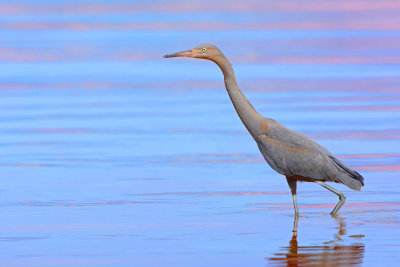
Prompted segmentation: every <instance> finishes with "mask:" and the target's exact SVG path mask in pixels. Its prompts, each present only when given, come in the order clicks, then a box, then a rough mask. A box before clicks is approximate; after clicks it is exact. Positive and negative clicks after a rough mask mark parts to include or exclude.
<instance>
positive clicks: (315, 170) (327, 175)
mask: <svg viewBox="0 0 400 267" xmlns="http://www.w3.org/2000/svg"><path fill="white" fill-rule="evenodd" d="M164 57H166V58H170V57H192V58H201V59H208V60H211V61H214V62H215V63H216V64H217V65H218V66H219V67H220V69H221V70H222V73H223V75H224V81H225V87H226V90H227V91H228V94H229V97H230V98H231V101H232V103H233V106H234V107H235V109H236V112H237V114H238V115H239V117H240V119H241V120H242V122H243V124H244V126H246V128H247V130H248V131H249V133H250V134H251V136H252V137H253V138H254V140H255V141H256V143H257V145H258V148H259V149H260V151H261V154H262V155H263V156H264V158H265V160H266V161H267V163H268V164H269V166H271V168H272V169H274V170H275V171H276V172H278V173H280V174H282V175H285V176H286V180H287V183H288V184H289V187H290V190H291V192H292V197H293V204H294V211H295V215H296V218H297V216H298V214H299V210H298V208H297V197H296V187H297V181H301V182H315V183H317V184H319V185H321V186H323V187H325V188H326V189H328V190H329V191H331V192H333V193H335V194H336V195H338V196H339V202H338V203H337V205H336V206H335V208H334V209H333V211H332V212H331V214H332V215H336V213H337V212H338V210H339V209H340V208H341V207H342V205H343V204H344V202H345V200H346V196H345V195H344V194H343V193H341V192H340V191H338V190H336V189H335V188H333V187H331V186H329V185H327V184H325V182H335V183H341V184H344V185H346V186H347V187H349V188H351V189H354V190H358V191H359V190H361V187H362V186H363V185H364V178H363V177H362V176H361V175H360V174H359V173H358V172H356V171H354V170H352V169H350V168H349V167H348V166H347V165H346V164H345V163H343V162H342V161H341V160H339V159H337V158H336V157H335V156H334V155H333V154H332V153H330V152H329V151H328V150H327V149H326V148H324V147H323V146H321V145H320V144H318V143H316V142H314V141H313V140H311V139H309V138H307V137H305V136H304V135H302V134H300V133H297V132H295V131H292V130H290V129H288V128H286V127H285V126H283V125H281V124H279V123H278V122H276V121H275V120H273V119H270V118H264V117H263V116H261V115H260V114H259V113H258V112H257V111H256V110H255V109H254V108H253V106H252V105H251V104H250V102H249V101H248V100H247V98H246V97H245V96H244V95H243V93H242V91H240V89H239V87H238V85H237V83H236V78H235V74H234V71H233V68H232V65H231V64H230V63H229V61H228V59H227V58H226V57H225V56H224V54H223V53H222V52H221V51H220V50H219V49H218V48H217V47H216V46H214V45H211V44H203V45H199V46H196V47H195V48H193V49H189V50H186V51H182V52H178V53H173V54H167V55H165V56H164ZM296 224H297V220H296V221H295V228H297V226H296Z"/></svg>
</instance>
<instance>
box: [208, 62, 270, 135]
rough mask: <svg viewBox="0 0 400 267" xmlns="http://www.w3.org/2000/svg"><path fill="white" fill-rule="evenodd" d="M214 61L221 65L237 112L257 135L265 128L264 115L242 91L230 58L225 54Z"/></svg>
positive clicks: (247, 126) (226, 85)
mask: <svg viewBox="0 0 400 267" xmlns="http://www.w3.org/2000/svg"><path fill="white" fill-rule="evenodd" d="M213 61H214V62H215V63H216V64H217V65H218V66H219V67H220V69H221V70H222V73H223V74H224V81H225V87H226V90H227V92H228V94H229V97H230V99H231V101H232V103H233V106H234V107H235V110H236V112H237V114H238V115H239V117H240V119H241V120H242V122H243V124H244V125H245V126H246V128H247V130H248V131H249V132H250V134H251V135H253V137H255V135H257V134H259V132H260V130H261V129H263V128H264V126H263V125H264V124H263V123H264V120H263V117H262V116H261V115H260V114H259V113H258V112H257V111H256V110H255V109H254V107H253V106H252V105H251V104H250V102H249V100H248V99H247V98H246V97H245V96H244V94H243V93H242V91H240V89H239V87H238V85H237V82H236V78H235V73H234V71H233V68H232V65H231V64H230V63H229V61H228V59H227V58H226V57H225V56H224V55H221V56H218V57H217V58H216V59H215V60H213Z"/></svg>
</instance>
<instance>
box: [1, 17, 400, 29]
mask: <svg viewBox="0 0 400 267" xmlns="http://www.w3.org/2000/svg"><path fill="white" fill-rule="evenodd" d="M0 29H3V30H73V31H94V30H124V31H125V30H147V31H170V30H172V31H178V30H180V31H228V30H230V31H231V30H277V29H279V30H399V29H400V19H385V20H380V21H371V20H369V19H368V20H367V19H365V20H361V21H358V20H356V21H352V20H345V21H337V20H335V21H332V22H329V21H328V22H327V21H305V22H303V21H300V22H299V21H296V22H270V21H268V22H220V21H213V22H185V23H180V22H161V21H160V22H150V23H149V22H145V23H144V22H125V23H120V22H115V23H106V22H80V23H78V22H75V23H72V22H64V23H54V22H52V23H44V22H29V23H26V22H3V23H2V24H0Z"/></svg>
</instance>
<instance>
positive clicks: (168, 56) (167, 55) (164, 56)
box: [163, 54, 172, 58]
mask: <svg viewBox="0 0 400 267" xmlns="http://www.w3.org/2000/svg"><path fill="white" fill-rule="evenodd" d="M170 57H172V55H171V54H166V55H163V58H170Z"/></svg>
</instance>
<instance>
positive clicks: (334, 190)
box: [316, 181, 346, 216]
mask: <svg viewBox="0 0 400 267" xmlns="http://www.w3.org/2000/svg"><path fill="white" fill-rule="evenodd" d="M316 183H317V184H319V185H322V186H323V187H325V188H326V189H328V190H329V191H331V192H332V193H335V194H336V195H338V197H339V202H338V203H337V204H336V207H335V208H334V209H333V211H332V212H331V215H332V216H335V215H336V213H337V212H338V211H339V209H340V208H341V207H342V206H343V204H344V202H345V201H346V196H345V195H344V194H343V193H342V192H340V191H338V190H336V189H335V188H333V187H331V186H329V185H327V184H325V183H324V182H321V181H316Z"/></svg>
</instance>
